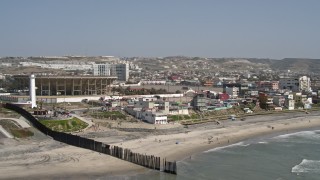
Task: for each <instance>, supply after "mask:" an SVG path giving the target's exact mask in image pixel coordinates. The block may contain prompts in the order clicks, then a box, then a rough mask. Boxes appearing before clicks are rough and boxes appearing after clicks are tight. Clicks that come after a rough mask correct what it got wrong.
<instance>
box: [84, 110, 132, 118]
mask: <svg viewBox="0 0 320 180" xmlns="http://www.w3.org/2000/svg"><path fill="white" fill-rule="evenodd" d="M90 115H91V116H92V117H94V118H100V119H102V118H110V119H114V120H116V119H126V116H125V115H124V114H122V113H121V112H119V111H98V112H93V113H91V114H90Z"/></svg>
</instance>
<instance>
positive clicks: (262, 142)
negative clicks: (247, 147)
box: [258, 141, 268, 144]
mask: <svg viewBox="0 0 320 180" xmlns="http://www.w3.org/2000/svg"><path fill="white" fill-rule="evenodd" d="M258 144H268V142H265V141H261V142H258Z"/></svg>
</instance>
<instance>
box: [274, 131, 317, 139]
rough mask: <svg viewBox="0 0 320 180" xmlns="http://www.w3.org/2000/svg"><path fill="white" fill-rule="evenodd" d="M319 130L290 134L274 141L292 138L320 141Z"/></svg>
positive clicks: (277, 137) (278, 137)
mask: <svg viewBox="0 0 320 180" xmlns="http://www.w3.org/2000/svg"><path fill="white" fill-rule="evenodd" d="M319 132H320V131H319V130H316V131H301V132H295V133H290V134H283V135H280V136H276V137H274V138H273V139H277V140H286V139H290V138H292V137H302V138H306V139H320V134H319Z"/></svg>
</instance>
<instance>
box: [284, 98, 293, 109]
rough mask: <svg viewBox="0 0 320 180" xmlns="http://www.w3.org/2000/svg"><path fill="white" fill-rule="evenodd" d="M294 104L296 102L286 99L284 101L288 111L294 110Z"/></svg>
mask: <svg viewBox="0 0 320 180" xmlns="http://www.w3.org/2000/svg"><path fill="white" fill-rule="evenodd" d="M294 103H295V101H294V100H293V99H286V100H285V101H284V106H285V107H286V108H288V110H294Z"/></svg>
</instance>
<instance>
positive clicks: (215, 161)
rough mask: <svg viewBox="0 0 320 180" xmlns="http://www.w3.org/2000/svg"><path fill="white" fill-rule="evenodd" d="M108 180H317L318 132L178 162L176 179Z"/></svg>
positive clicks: (154, 175) (137, 179) (134, 179)
mask: <svg viewBox="0 0 320 180" xmlns="http://www.w3.org/2000/svg"><path fill="white" fill-rule="evenodd" d="M109 178H110V177H109ZM99 179H104V178H99ZM107 179H108V178H107ZM112 179H125V180H150V179H155V180H167V179H168V180H186V179H187V180H188V179H190V180H191V179H192V180H193V179H197V180H200V179H204V180H206V179H210V180H242V179H243V180H270V179H274V180H293V179H307V180H313V179H315V180H319V179H320V130H312V131H301V132H295V133H291V134H285V135H277V136H273V137H271V136H269V137H260V138H256V139H251V140H247V141H243V142H239V143H236V144H232V145H229V146H225V147H219V148H215V149H211V150H208V151H206V152H203V153H200V154H197V155H194V156H192V157H191V159H190V158H188V159H185V160H182V161H180V162H178V175H171V174H166V173H161V172H156V171H151V170H150V171H149V172H148V173H145V174H138V175H134V176H116V177H112Z"/></svg>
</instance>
